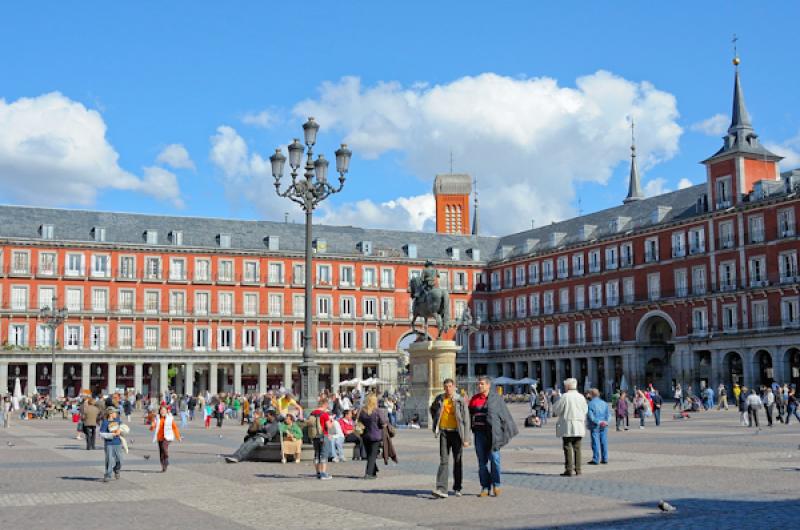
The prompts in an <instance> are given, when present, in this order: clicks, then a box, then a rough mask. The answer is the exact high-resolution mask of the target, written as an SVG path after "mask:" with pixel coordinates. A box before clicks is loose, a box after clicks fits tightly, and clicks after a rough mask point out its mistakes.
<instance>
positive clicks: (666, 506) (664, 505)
mask: <svg viewBox="0 0 800 530" xmlns="http://www.w3.org/2000/svg"><path fill="white" fill-rule="evenodd" d="M658 509H659V510H661V511H662V512H674V511H675V510H677V508H675V507H674V506H673V505H671V504H670V503H668V502H667V501H665V500H661V501H659V502H658Z"/></svg>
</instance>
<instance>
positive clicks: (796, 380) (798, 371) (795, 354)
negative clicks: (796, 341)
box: [780, 348, 800, 387]
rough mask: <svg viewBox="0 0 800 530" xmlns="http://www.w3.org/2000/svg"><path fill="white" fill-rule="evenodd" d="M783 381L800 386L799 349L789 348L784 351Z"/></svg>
mask: <svg viewBox="0 0 800 530" xmlns="http://www.w3.org/2000/svg"><path fill="white" fill-rule="evenodd" d="M784 367H785V368H784V371H783V373H784V377H783V379H784V381H780V382H781V383H783V382H787V383H789V384H794V385H795V386H796V387H800V349H798V348H789V349H788V350H786V353H784Z"/></svg>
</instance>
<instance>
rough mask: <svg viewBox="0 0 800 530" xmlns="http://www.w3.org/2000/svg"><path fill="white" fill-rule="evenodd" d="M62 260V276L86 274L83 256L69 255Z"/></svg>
mask: <svg viewBox="0 0 800 530" xmlns="http://www.w3.org/2000/svg"><path fill="white" fill-rule="evenodd" d="M64 259H65V263H64V276H83V275H84V274H86V267H85V256H84V255H83V254H74V253H69V254H67V255H66V257H65V258H64Z"/></svg>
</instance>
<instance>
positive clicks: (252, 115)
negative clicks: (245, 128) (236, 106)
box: [242, 110, 276, 128]
mask: <svg viewBox="0 0 800 530" xmlns="http://www.w3.org/2000/svg"><path fill="white" fill-rule="evenodd" d="M275 121H276V119H275V116H273V114H272V113H271V112H269V111H266V110H262V111H261V112H248V113H246V114H245V115H244V116H242V123H244V124H245V125H252V126H253V127H263V128H267V127H270V126H271V125H274V123H275Z"/></svg>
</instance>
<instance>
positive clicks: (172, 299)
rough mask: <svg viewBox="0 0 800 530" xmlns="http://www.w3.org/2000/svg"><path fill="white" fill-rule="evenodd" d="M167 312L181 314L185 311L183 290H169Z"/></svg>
mask: <svg viewBox="0 0 800 530" xmlns="http://www.w3.org/2000/svg"><path fill="white" fill-rule="evenodd" d="M169 312H170V314H172V315H182V314H184V313H185V312H186V293H185V292H184V291H170V293H169Z"/></svg>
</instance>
